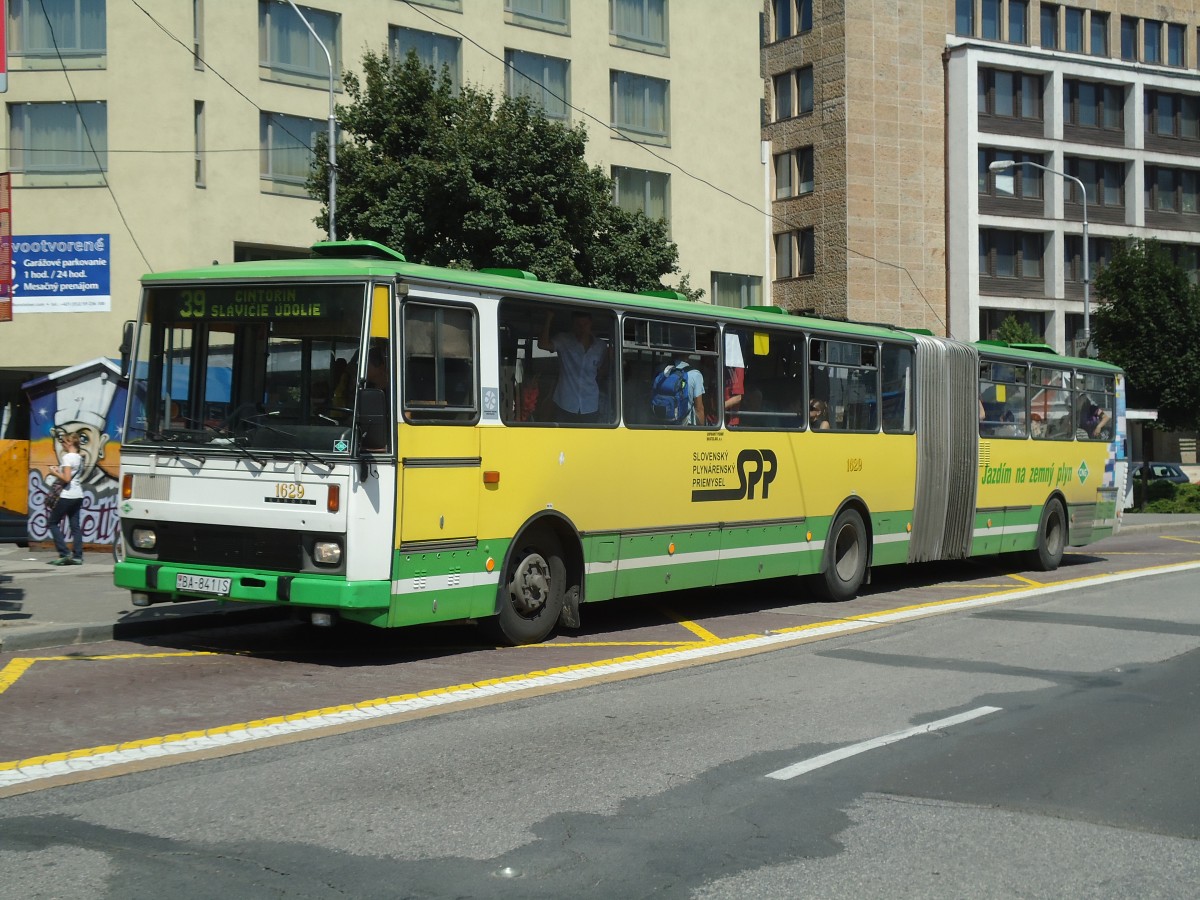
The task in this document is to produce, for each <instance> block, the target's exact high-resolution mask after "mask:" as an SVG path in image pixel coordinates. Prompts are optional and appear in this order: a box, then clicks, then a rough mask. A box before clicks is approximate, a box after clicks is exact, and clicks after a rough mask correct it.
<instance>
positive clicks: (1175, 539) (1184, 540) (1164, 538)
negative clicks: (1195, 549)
mask: <svg viewBox="0 0 1200 900" xmlns="http://www.w3.org/2000/svg"><path fill="white" fill-rule="evenodd" d="M1160 537H1162V539H1163V540H1164V541H1179V542H1180V543H1181V544H1200V541H1193V540H1191V539H1190V538H1181V537H1168V536H1166V535H1160Z"/></svg>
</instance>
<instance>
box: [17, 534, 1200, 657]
mask: <svg viewBox="0 0 1200 900" xmlns="http://www.w3.org/2000/svg"><path fill="white" fill-rule="evenodd" d="M1197 528H1200V515H1149V514H1138V513H1132V514H1130V513H1127V514H1126V515H1125V517H1124V522H1123V524H1122V526H1121V533H1122V534H1127V533H1137V532H1143V533H1145V532H1161V531H1179V530H1190V529H1197ZM55 556H56V554H55V553H54V551H53V550H34V549H27V548H21V547H18V546H17V545H16V544H0V652H12V651H15V650H31V649H36V648H39V647H59V646H64V645H69V644H86V643H93V642H97V641H109V640H113V639H114V638H115V639H118V640H119V639H123V638H134V637H140V636H144V635H152V634H164V633H170V632H180V631H195V630H199V629H201V628H211V627H214V626H218V625H235V624H239V623H248V622H261V621H266V620H269V619H278V618H282V617H284V616H286V615H288V614H289V611H288V610H283V609H280V608H278V607H273V606H248V605H245V604H241V603H219V602H217V601H191V602H188V603H161V604H156V605H154V606H149V607H146V608H144V609H139V608H137V607H135V606H134V605H133V604H132V603H131V602H130V597H129V591H127V590H123V589H121V588H117V587H114V586H113V583H112V572H113V560H112V556H111V555H110V554H108V553H107V552H105V553H88V554H86V557H85V560H84V564H83V565H82V566H61V567H59V566H51V565H48V563H50V562H51V561H52V560H53V559H54V558H55Z"/></svg>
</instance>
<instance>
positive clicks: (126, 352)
mask: <svg viewBox="0 0 1200 900" xmlns="http://www.w3.org/2000/svg"><path fill="white" fill-rule="evenodd" d="M131 356H133V320H132V319H131V320H129V321H127V322H126V323H125V327H124V328H123V329H122V331H121V377H122V378H129V377H130V375H132V374H133V373H131V372H130V371H129V358H130V357H131Z"/></svg>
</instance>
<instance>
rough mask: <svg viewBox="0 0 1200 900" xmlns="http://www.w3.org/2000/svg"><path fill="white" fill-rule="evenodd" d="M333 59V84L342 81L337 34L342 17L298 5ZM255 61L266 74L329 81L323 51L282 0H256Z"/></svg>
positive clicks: (305, 81)
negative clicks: (256, 32)
mask: <svg viewBox="0 0 1200 900" xmlns="http://www.w3.org/2000/svg"><path fill="white" fill-rule="evenodd" d="M300 10H301V12H303V13H304V18H306V19H308V21H309V23H310V24H311V25H312V27H313V29H314V30H315V31H316V32H317V34H318V35H319V36H320V38H321V42H322V43H323V44H324V45H325V47H326V49H327V50H328V51H329V56H330V57H331V58H332V60H333V78H334V84H335V85H338V84H340V82H341V71H342V64H341V53H340V50H339V43H340V41H339V36H340V34H341V30H342V29H341V16H339V15H338V14H337V13H332V12H328V11H326V10H323V9H312V8H310V7H307V6H302V7H300ZM258 64H259V66H260V67H261V68H263V69H265V70H266V72H267V76H268V77H270V78H272V79H276V80H280V81H289V82H295V83H297V84H311V83H313V82H318V83H320V84H322V85H325V84H328V83H329V63H328V61H327V60H326V58H325V51H324V50H322V49H321V45H320V44H318V43H317V41H316V40H314V39H313V36H312V34H310V33H309V30H308V28H307V27H306V26H305V24H304V22H303V21H301V19H300V17H299V16H298V15H296V12H295V10H293V9H292V8H291V7H290V6H289V5H288V4H287V3H284V2H282V0H259V4H258Z"/></svg>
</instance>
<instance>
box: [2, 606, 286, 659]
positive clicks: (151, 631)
mask: <svg viewBox="0 0 1200 900" xmlns="http://www.w3.org/2000/svg"><path fill="white" fill-rule="evenodd" d="M151 608H153V607H151ZM164 608H165V607H164ZM291 612H292V611H291V609H287V608H285V609H280V608H279V607H276V606H252V607H249V608H246V609H227V610H220V611H215V612H203V613H191V614H185V615H174V616H169V615H168V616H163V617H162V618H157V619H146V620H144V621H133V622H113V623H107V624H87V623H66V624H56V625H29V626H21V625H15V626H13V627H11V628H7V629H0V653H11V652H14V651H17V650H40V649H42V648H44V647H65V646H73V645H77V644H96V643H101V642H103V641H124V640H134V639H137V638H144V637H154V636H156V635H163V634H183V633H186V632H188V631H203V630H205V629H208V628H218V627H222V626H227V625H256V624H258V623H260V622H273V621H277V620H280V619H286V618H288V617H289V616H290V615H291Z"/></svg>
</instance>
